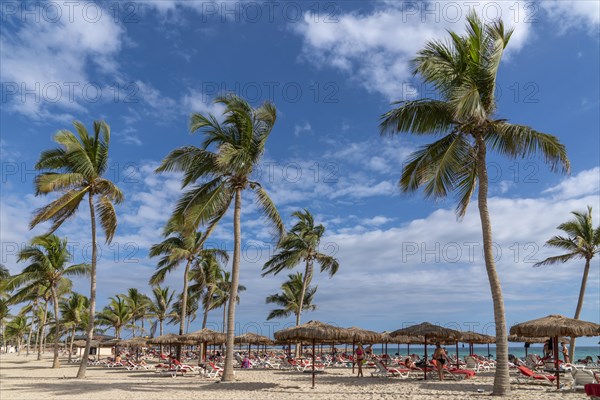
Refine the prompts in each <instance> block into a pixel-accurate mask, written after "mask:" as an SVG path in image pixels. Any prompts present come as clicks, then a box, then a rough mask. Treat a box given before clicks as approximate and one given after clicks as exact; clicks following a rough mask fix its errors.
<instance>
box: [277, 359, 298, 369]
mask: <svg viewBox="0 0 600 400" xmlns="http://www.w3.org/2000/svg"><path fill="white" fill-rule="evenodd" d="M294 368H296V366H295V365H293V364H292V363H290V361H289V360H288V359H287V358H286V357H284V358H282V359H281V363H280V364H279V369H294Z"/></svg>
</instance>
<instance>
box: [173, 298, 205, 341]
mask: <svg viewBox="0 0 600 400" xmlns="http://www.w3.org/2000/svg"><path fill="white" fill-rule="evenodd" d="M201 296H202V293H201V292H189V293H188V294H187V296H185V297H186V300H187V304H186V306H185V315H184V313H183V311H182V310H183V295H182V294H179V296H177V301H176V302H175V303H173V306H172V307H171V314H172V317H171V319H169V322H168V323H169V324H175V323H179V325H180V326H181V318H182V317H183V318H184V320H185V321H186V324H185V326H186V330H185V331H184V332H183V333H187V332H188V330H189V327H190V324H191V323H192V322H194V321H195V320H196V317H197V316H198V310H199V309H200V305H199V303H200V298H201ZM178 351H179V350H178Z"/></svg>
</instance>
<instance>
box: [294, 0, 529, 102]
mask: <svg viewBox="0 0 600 400" xmlns="http://www.w3.org/2000/svg"><path fill="white" fill-rule="evenodd" d="M470 4H477V5H475V6H474V8H475V9H476V10H477V11H478V12H479V14H480V15H481V16H482V17H483V18H484V20H486V21H487V20H493V19H495V18H496V17H503V19H504V21H505V24H506V25H507V26H508V27H513V26H514V27H516V28H517V29H516V30H515V33H514V35H513V37H512V38H511V43H510V44H509V47H508V48H507V53H510V52H514V51H518V50H519V49H521V48H522V47H523V46H524V44H525V42H526V40H527V38H528V36H529V34H530V24H527V23H525V22H524V21H522V20H518V19H515V18H511V16H513V15H514V12H515V11H514V9H516V8H522V7H524V3H523V2H514V3H508V2H492V1H483V2H476V3H475V2H474V3H465V4H461V3H456V2H452V3H444V2H427V3H426V2H423V3H408V2H397V3H395V2H386V3H383V4H381V3H380V4H379V6H376V7H375V9H374V10H373V11H371V12H350V13H343V14H340V15H336V17H337V22H331V23H325V22H324V21H323V19H322V18H314V16H313V15H311V14H306V15H305V16H304V21H303V23H298V24H294V25H293V31H294V32H296V33H297V34H299V35H300V36H301V37H302V38H303V40H304V48H303V57H304V58H306V59H308V60H309V61H311V62H313V63H315V64H316V65H318V66H325V65H331V66H333V67H334V68H336V69H338V70H340V71H342V72H343V73H345V74H347V75H348V76H350V77H351V79H353V80H354V81H356V82H357V83H358V84H360V85H362V86H363V87H364V88H365V89H367V90H368V91H369V92H374V93H380V94H382V95H384V96H385V97H387V98H388V99H390V100H393V99H395V100H397V99H399V98H409V97H413V96H416V95H417V93H418V91H417V90H416V89H415V88H414V86H413V81H412V79H411V78H412V71H411V68H410V66H409V61H410V60H411V59H412V58H413V57H414V56H415V54H416V53H417V51H419V50H420V49H421V48H422V47H423V45H424V44H425V43H426V41H428V40H432V39H444V38H447V37H448V34H447V32H446V30H447V29H451V30H455V31H459V32H462V31H463V30H464V17H465V16H466V15H467V13H468V12H469V10H470V8H471V7H472V5H470ZM459 7H460V8H459Z"/></svg>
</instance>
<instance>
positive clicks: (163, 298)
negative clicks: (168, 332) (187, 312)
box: [150, 285, 175, 336]
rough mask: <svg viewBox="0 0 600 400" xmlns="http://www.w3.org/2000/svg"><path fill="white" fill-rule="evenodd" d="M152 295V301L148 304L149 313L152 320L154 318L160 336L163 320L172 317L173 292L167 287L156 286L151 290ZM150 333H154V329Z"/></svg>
mask: <svg viewBox="0 0 600 400" xmlns="http://www.w3.org/2000/svg"><path fill="white" fill-rule="evenodd" d="M152 295H153V296H154V299H153V300H152V302H151V304H150V313H151V316H152V317H153V318H156V322H157V323H158V326H159V334H160V336H162V335H163V323H164V321H165V319H167V318H171V317H173V316H174V315H173V312H172V311H171V304H172V303H173V296H174V295H175V292H174V291H172V290H171V289H170V288H169V287H165V288H162V287H160V285H157V286H155V287H153V288H152ZM152 331H154V328H153V329H152Z"/></svg>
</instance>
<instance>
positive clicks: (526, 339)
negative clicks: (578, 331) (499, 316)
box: [508, 335, 569, 343]
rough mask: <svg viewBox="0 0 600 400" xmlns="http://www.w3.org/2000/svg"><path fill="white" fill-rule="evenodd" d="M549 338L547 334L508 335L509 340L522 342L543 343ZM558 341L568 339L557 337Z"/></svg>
mask: <svg viewBox="0 0 600 400" xmlns="http://www.w3.org/2000/svg"><path fill="white" fill-rule="evenodd" d="M548 339H550V337H549V336H540V337H524V336H517V335H509V336H508V341H509V342H523V343H544V342H545V341H546V340H548ZM558 340H559V341H568V340H569V339H567V338H565V337H560V338H558Z"/></svg>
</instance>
